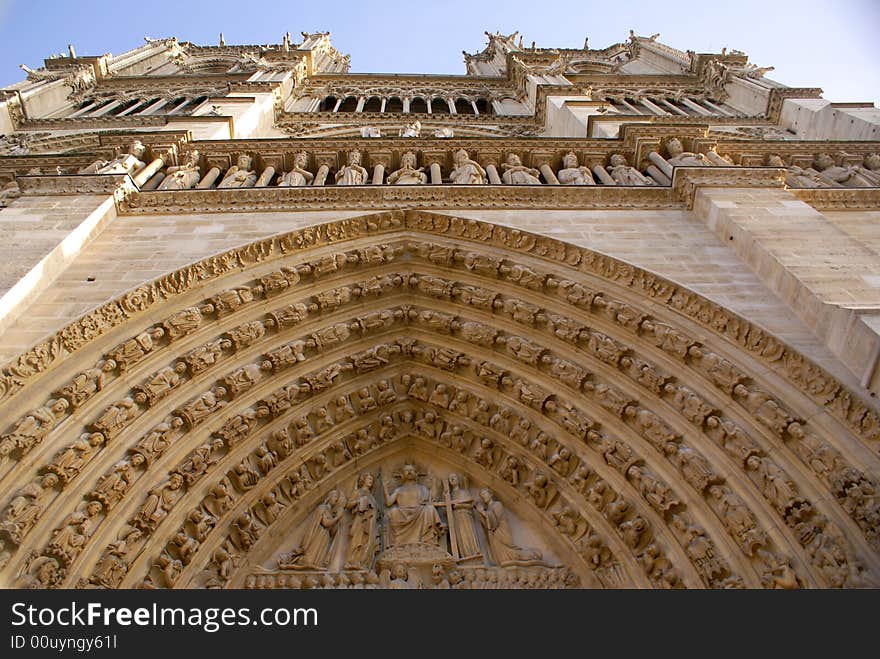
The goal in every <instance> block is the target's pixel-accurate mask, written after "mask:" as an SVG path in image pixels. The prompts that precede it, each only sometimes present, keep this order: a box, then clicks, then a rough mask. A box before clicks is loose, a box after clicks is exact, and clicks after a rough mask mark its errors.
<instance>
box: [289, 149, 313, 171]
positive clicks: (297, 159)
mask: <svg viewBox="0 0 880 659" xmlns="http://www.w3.org/2000/svg"><path fill="white" fill-rule="evenodd" d="M293 164H294V165H295V166H296V167H299V168H300V169H305V168H306V165H308V164H309V154H308V153H306V152H305V151H299V152H297V154H296V156H294V159H293Z"/></svg>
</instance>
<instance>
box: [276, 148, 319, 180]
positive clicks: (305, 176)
mask: <svg viewBox="0 0 880 659" xmlns="http://www.w3.org/2000/svg"><path fill="white" fill-rule="evenodd" d="M308 164H309V154H308V153H306V152H305V151H299V152H298V153H297V154H296V156H294V159H293V168H292V169H291V170H290V171H289V172H284V173H283V174H281V176H279V177H278V186H279V187H286V188H298V187H302V186H304V185H310V184H311V183H312V181H313V180H314V178H315V175H314V174H312V173H311V172H310V171H308V170H307V169H306V167H308Z"/></svg>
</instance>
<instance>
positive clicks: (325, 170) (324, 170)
mask: <svg viewBox="0 0 880 659" xmlns="http://www.w3.org/2000/svg"><path fill="white" fill-rule="evenodd" d="M329 173H330V168H329V167H328V166H327V165H321V166H320V167H318V171H317V172H316V173H315V180H314V181H312V185H324V183H325V182H326V181H327V174H329Z"/></svg>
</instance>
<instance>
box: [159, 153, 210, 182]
mask: <svg viewBox="0 0 880 659" xmlns="http://www.w3.org/2000/svg"><path fill="white" fill-rule="evenodd" d="M199 157H200V156H199V152H198V151H190V152H189V153H188V154H186V162H185V163H183V164H182V165H175V166H173V167H168V168H167V169H166V170H165V178H164V179H162V182H161V183H160V184H159V190H191V189H192V188H194V187H196V186H197V185H198V184H199V180H201V178H202V174H201V172H200V171H199Z"/></svg>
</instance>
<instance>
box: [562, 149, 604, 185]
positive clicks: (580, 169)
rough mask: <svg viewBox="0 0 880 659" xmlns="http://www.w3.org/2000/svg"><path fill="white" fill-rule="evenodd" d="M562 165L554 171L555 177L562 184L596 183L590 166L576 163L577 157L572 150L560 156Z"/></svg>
mask: <svg viewBox="0 0 880 659" xmlns="http://www.w3.org/2000/svg"><path fill="white" fill-rule="evenodd" d="M562 167H563V168H562V169H560V170H559V171H558V172H557V173H556V178H558V179H559V182H560V183H562V184H563V185H596V182H595V181H594V180H593V174H592V172H590V168H589V167H585V166H583V165H579V164H578V157H577V156H576V155H575V153H574V151H569V152H568V153H566V154H565V155H564V156H562Z"/></svg>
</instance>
